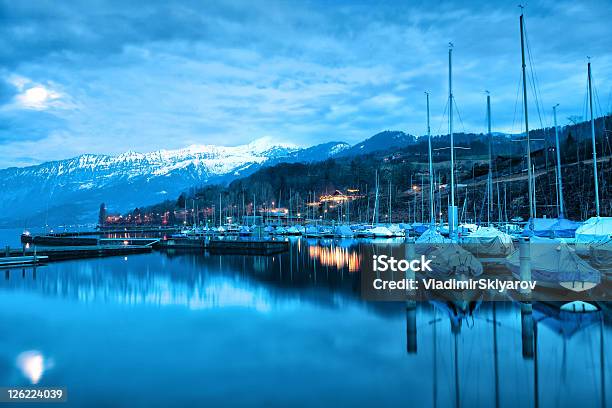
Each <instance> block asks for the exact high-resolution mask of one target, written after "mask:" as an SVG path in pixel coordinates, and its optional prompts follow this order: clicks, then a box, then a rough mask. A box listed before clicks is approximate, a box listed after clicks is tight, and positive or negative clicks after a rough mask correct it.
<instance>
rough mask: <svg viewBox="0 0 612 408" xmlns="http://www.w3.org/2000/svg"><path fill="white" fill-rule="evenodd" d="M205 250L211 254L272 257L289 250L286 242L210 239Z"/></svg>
mask: <svg viewBox="0 0 612 408" xmlns="http://www.w3.org/2000/svg"><path fill="white" fill-rule="evenodd" d="M207 249H208V251H209V252H210V253H211V254H219V255H221V254H228V255H229V254H232V255H274V254H278V253H281V252H286V251H288V250H289V242H288V241H269V240H267V241H266V240H225V239H212V240H210V241H209V242H208V245H207Z"/></svg>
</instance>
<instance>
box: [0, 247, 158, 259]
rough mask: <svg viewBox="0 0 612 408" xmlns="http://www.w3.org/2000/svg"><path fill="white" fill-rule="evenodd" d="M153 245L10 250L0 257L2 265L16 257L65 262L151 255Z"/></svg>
mask: <svg viewBox="0 0 612 408" xmlns="http://www.w3.org/2000/svg"><path fill="white" fill-rule="evenodd" d="M152 250H153V248H152V246H151V245H88V246H87V245H80V246H56V247H36V248H35V249H34V248H27V249H23V248H22V249H19V250H17V249H14V250H13V249H9V250H8V251H4V253H3V254H1V255H0V263H1V262H2V261H8V260H9V259H12V258H16V257H34V256H36V257H38V258H41V259H42V258H43V257H44V261H45V262H53V261H64V260H69V259H84V258H100V257H107V256H117V255H133V254H142V253H149V252H151V251H152Z"/></svg>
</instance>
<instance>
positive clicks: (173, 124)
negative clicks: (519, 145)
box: [0, 0, 612, 168]
mask: <svg viewBox="0 0 612 408" xmlns="http://www.w3.org/2000/svg"><path fill="white" fill-rule="evenodd" d="M517 4H518V2H517V1H506V2H494V1H493V2H492V1H482V2H478V1H466V2H458V1H457V2H440V1H432V2H417V1H403V2H400V1H389V2H384V1H372V2H366V1H358V0H354V1H297V0H296V1H292V0H286V1H279V2H277V1H273V0H262V1H255V2H254V1H234V0H231V1H214V2H199V1H198V2H189V1H185V0H183V1H176V2H174V1H172V0H163V1H161V0H160V1H150V2H147V3H145V2H126V1H101V0H83V1H65V2H56V1H48V2H45V1H33V0H32V1H1V0H0V168H4V167H8V166H14V165H18V166H23V165H29V164H36V163H39V162H42V161H47V160H53V159H62V158H67V157H71V156H75V155H78V154H81V153H108V154H115V153H120V152H123V151H127V150H135V151H141V152H145V151H152V150H157V149H162V148H166V149H173V148H180V147H184V146H187V145H190V144H223V145H236V144H242V143H247V142H249V141H251V140H253V139H256V138H260V137H263V136H268V137H272V138H274V139H276V140H279V141H283V142H292V143H295V144H298V145H311V144H315V143H319V142H324V141H331V140H344V141H347V142H357V141H360V140H362V139H364V138H367V137H369V136H371V135H373V134H374V133H376V132H379V131H381V130H385V129H397V130H404V131H407V132H410V133H413V134H417V135H421V134H423V133H424V132H425V97H424V91H429V92H431V95H432V96H431V110H432V131H433V132H434V133H444V132H445V131H446V124H445V121H446V117H445V106H446V97H447V96H446V94H447V92H448V84H447V75H448V74H447V62H448V57H447V53H448V42H449V41H452V42H453V43H454V51H453V61H454V80H453V81H454V86H455V99H456V102H457V106H458V113H459V118H460V119H459V120H457V124H456V129H457V130H459V131H462V130H466V131H483V130H484V125H485V90H489V91H490V92H491V95H492V104H493V125H494V128H495V129H494V130H498V131H506V132H518V131H520V120H521V117H522V116H521V115H522V113H521V108H520V101H519V104H518V105H517V90H518V86H519V85H520V82H519V80H520V43H519V31H518V18H519V14H520V10H519V8H518V7H517ZM526 16H527V17H526V18H527V20H526V23H527V35H528V40H529V45H530V51H531V56H532V61H533V66H534V69H535V74H534V78H535V80H536V81H535V82H537V87H536V90H537V94H538V98H539V100H540V102H541V110H542V111H541V112H540V116H541V123H542V124H544V125H548V124H550V123H551V122H552V119H551V117H550V116H551V106H552V105H554V104H555V103H560V104H561V105H560V108H559V118H560V123H561V124H564V123H567V117H568V116H570V115H578V116H583V115H584V97H585V86H586V62H587V56H591V57H592V63H593V77H594V80H595V84H596V86H597V91H598V101H599V105H600V106H601V107H600V108H598V110H599V111H603V112H607V111H609V110H610V109H611V105H612V101H611V90H612V88H611V82H610V79H611V78H612V47H610V45H611V43H610V38H612V24H610V21H611V20H612V1H601V0H600V1H580V2H576V1H574V0H571V1H539V2H536V1H533V2H529V3H528V6H527V9H526ZM530 97H531V98H532V100H533V92H531V94H530ZM596 113H597V112H596ZM530 114H531V115H532V118H533V119H532V120H531V121H532V123H533V125H534V126H539V124H540V118H539V115H538V112H537V110H536V109H535V104H533V112H530Z"/></svg>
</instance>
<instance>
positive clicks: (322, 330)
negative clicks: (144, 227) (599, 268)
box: [0, 231, 612, 408]
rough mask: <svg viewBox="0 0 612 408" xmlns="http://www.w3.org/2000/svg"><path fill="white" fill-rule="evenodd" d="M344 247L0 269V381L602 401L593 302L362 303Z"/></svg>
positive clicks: (601, 342) (399, 400) (239, 392)
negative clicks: (588, 308)
mask: <svg viewBox="0 0 612 408" xmlns="http://www.w3.org/2000/svg"><path fill="white" fill-rule="evenodd" d="M19 232H21V231H19ZM5 245H6V244H5ZM11 245H12V244H11ZM360 262H363V260H362V259H361V254H360V253H359V251H357V250H355V247H354V246H353V245H351V244H350V243H348V244H341V243H338V242H336V241H333V240H325V241H317V240H305V239H295V240H293V241H292V245H291V250H290V252H288V253H284V254H282V255H276V256H269V257H263V256H210V255H207V254H202V253H193V252H171V251H169V252H153V253H151V254H144V255H134V256H129V257H113V258H97V259H88V260H78V261H65V262H57V263H51V264H49V265H46V266H42V267H38V268H36V269H35V270H34V269H17V270H10V271H6V270H0V273H2V276H1V277H0V324H1V325H2V328H3V329H4V330H2V332H0V386H9V385H10V386H17V385H20V386H26V385H31V384H33V383H35V384H37V385H39V386H62V387H66V388H67V390H68V404H67V405H68V406H83V405H86V404H87V405H94V406H114V407H135V406H137V407H152V406H160V407H161V406H245V407H246V406H266V407H287V406H304V407H306V406H313V405H323V406H368V405H376V406H397V405H406V406H427V407H429V406H463V407H492V406H512V407H523V406H525V407H531V406H540V407H572V406H576V405H578V404H580V406H581V407H583V408H586V407H604V406H606V403H607V404H608V406H609V404H610V398H611V397H610V395H609V393H608V395H606V394H605V391H606V389H607V390H610V389H612V387H611V385H612V381H611V379H610V378H611V377H612V375H611V373H610V371H609V368H610V360H611V357H610V355H611V354H612V352H611V350H610V348H609V347H608V346H607V344H608V343H609V341H610V339H609V337H610V331H611V328H610V314H609V309H608V305H606V304H602V305H597V306H598V307H599V308H600V310H598V311H596V312H593V313H588V314H586V315H585V314H578V315H576V314H573V313H566V312H564V311H563V310H562V309H561V308H560V306H561V305H560V304H557V303H551V304H544V303H534V304H532V305H529V306H521V305H520V304H517V303H514V302H510V301H506V302H483V303H478V302H474V303H471V304H468V305H459V304H452V303H444V302H433V301H432V302H418V303H416V304H414V305H413V304H410V303H408V304H407V303H405V302H365V301H363V300H361V297H360V283H359V273H358V272H357V271H358V269H359V264H360ZM33 362H34V363H35V364H34V363H33ZM606 398H607V399H606Z"/></svg>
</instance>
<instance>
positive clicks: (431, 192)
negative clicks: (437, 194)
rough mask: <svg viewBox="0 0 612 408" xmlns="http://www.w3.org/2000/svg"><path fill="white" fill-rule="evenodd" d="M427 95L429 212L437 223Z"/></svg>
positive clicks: (433, 221) (433, 222)
mask: <svg viewBox="0 0 612 408" xmlns="http://www.w3.org/2000/svg"><path fill="white" fill-rule="evenodd" d="M425 95H426V96H427V144H428V150H429V152H428V153H429V214H430V218H431V220H430V223H431V225H434V224H435V223H436V214H435V210H434V172H433V156H432V154H431V127H430V125H429V92H425Z"/></svg>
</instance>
